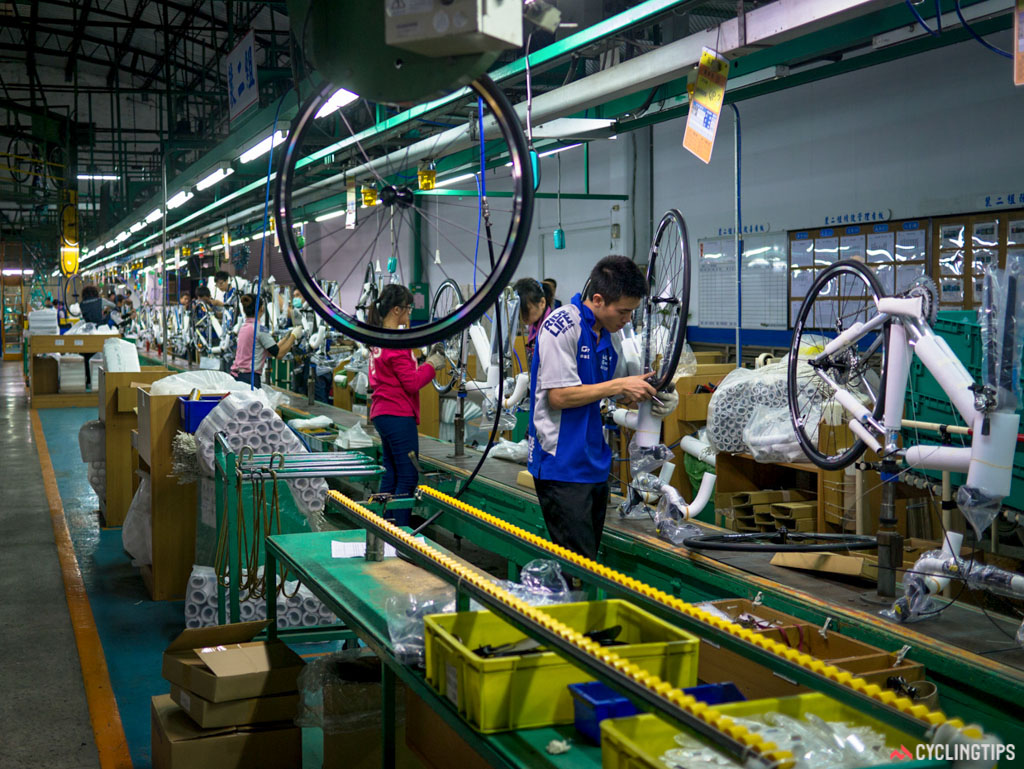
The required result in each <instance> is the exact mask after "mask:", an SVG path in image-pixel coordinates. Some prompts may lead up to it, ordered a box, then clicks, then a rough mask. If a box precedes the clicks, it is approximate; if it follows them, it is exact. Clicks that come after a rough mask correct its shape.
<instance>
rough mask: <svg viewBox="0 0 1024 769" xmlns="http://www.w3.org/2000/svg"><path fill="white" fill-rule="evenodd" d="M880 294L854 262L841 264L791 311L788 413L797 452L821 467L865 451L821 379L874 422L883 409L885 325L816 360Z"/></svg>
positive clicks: (866, 316)
mask: <svg viewBox="0 0 1024 769" xmlns="http://www.w3.org/2000/svg"><path fill="white" fill-rule="evenodd" d="M881 296H882V287H881V285H880V284H879V282H878V279H877V278H876V277H875V275H874V273H872V272H871V270H870V269H869V268H868V267H867V266H865V265H864V264H863V263H861V262H858V261H854V260H846V261H842V262H837V263H836V264H833V265H831V266H830V267H828V268H826V269H825V270H823V271H822V272H821V274H820V275H818V277H817V279H816V280H815V281H814V283H813V284H812V286H811V289H810V292H809V293H808V294H807V297H806V298H805V299H804V301H803V304H802V305H801V306H800V311H799V313H798V314H797V319H796V324H795V326H794V329H793V340H792V342H791V344H790V350H789V369H788V396H789V413H790V417H791V419H792V422H793V429H794V430H795V431H796V437H797V440H798V441H799V443H800V446H801V447H802V448H803V450H804V453H805V454H807V457H808V458H809V459H810V460H811V461H812V462H813V463H814V464H816V465H817V466H818V467H821V468H823V469H825V470H839V469H842V468H844V467H846V466H847V465H849V464H850V463H852V462H854V461H855V460H856V459H857V457H859V456H860V455H861V454H862V453H864V448H865V445H864V441H862V440H861V439H860V438H857V437H856V435H854V433H853V432H852V431H851V430H850V428H849V420H850V414H849V412H847V411H846V410H845V409H844V408H843V406H842V405H840V403H839V402H838V401H837V400H836V389H835V387H833V386H832V385H831V384H829V383H828V381H826V378H827V379H830V380H832V381H833V382H835V384H836V386H838V387H841V388H844V389H846V390H847V391H848V392H850V393H852V394H853V395H855V396H856V397H857V399H858V400H860V401H861V402H862V403H863V404H864V405H865V406H866V407H867V409H868V410H869V411H870V412H871V414H872V416H873V417H874V419H875V420H876V421H877V420H878V419H879V418H880V417H881V416H882V412H883V410H884V409H885V360H886V343H887V341H888V336H889V328H888V324H886V325H885V326H884V327H882V328H881V329H879V330H878V331H875V332H872V333H870V334H866V335H864V336H862V337H860V338H859V339H858V340H857V341H855V342H853V343H852V344H850V345H848V346H846V347H844V348H843V349H841V350H838V351H837V352H835V353H833V354H830V355H828V356H826V357H824V358H821V359H818V357H817V356H818V355H819V354H820V353H821V352H823V350H824V347H825V345H826V344H827V343H828V341H829V340H830V339H834V338H835V337H836V336H838V335H839V334H840V333H842V332H843V331H845V330H846V329H849V328H850V327H851V326H852V325H853V324H855V323H866V322H867V321H868V320H870V319H871V318H873V317H875V315H876V314H877V312H878V310H877V308H876V301H877V299H878V298H879V297H881Z"/></svg>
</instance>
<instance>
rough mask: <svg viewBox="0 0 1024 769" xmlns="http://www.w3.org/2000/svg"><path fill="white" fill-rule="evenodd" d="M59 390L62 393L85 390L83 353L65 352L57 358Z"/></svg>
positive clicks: (82, 391)
mask: <svg viewBox="0 0 1024 769" xmlns="http://www.w3.org/2000/svg"><path fill="white" fill-rule="evenodd" d="M57 365H58V371H57V378H58V380H59V382H60V386H59V388H58V390H59V391H60V392H62V393H84V392H85V358H83V357H82V356H81V355H75V354H72V353H63V354H61V355H59V356H58V358H57Z"/></svg>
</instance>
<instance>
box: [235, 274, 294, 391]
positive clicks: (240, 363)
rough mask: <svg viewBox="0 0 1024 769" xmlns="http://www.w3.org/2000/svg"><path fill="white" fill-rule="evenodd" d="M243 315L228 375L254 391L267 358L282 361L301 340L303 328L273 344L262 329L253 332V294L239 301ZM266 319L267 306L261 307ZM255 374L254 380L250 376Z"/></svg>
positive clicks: (254, 316) (254, 300)
mask: <svg viewBox="0 0 1024 769" xmlns="http://www.w3.org/2000/svg"><path fill="white" fill-rule="evenodd" d="M240 301H241V305H242V312H243V313H244V314H245V322H244V323H243V324H242V328H241V329H239V331H238V347H237V349H236V351H235V362H234V363H232V364H231V375H232V376H233V377H234V378H235V379H237V380H238V381H239V382H249V381H250V380H251V381H252V382H253V385H254V386H255V387H260V386H261V384H260V375H261V374H262V373H263V366H264V365H265V364H266V362H267V356H268V355H270V356H273V357H274V358H276V359H277V360H281V358H283V357H284V356H285V354H286V353H287V352H288V351H289V350H290V349H292V345H293V344H295V342H296V341H297V340H299V339H301V338H302V333H303V330H302V326H297V327H296V328H293V329H292V330H291V332H289V333H288V334H285V335H284V336H283V337H281V339H280V340H278V341H274V337H272V336H271V335H270V332H269V331H267V330H266V329H265V328H263V327H262V326H261V327H260V329H259V331H258V332H257V330H256V297H255V296H253V295H252V294H245V295H244V296H243V297H242V298H241V300H240ZM260 308H261V309H263V310H264V318H265V317H266V312H265V311H266V305H265V304H264V303H262V302H261V303H260ZM254 338H255V341H256V355H255V360H254V359H253V357H254V356H253V339H254ZM253 372H255V377H254V376H253Z"/></svg>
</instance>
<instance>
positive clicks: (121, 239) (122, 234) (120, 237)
mask: <svg viewBox="0 0 1024 769" xmlns="http://www.w3.org/2000/svg"><path fill="white" fill-rule="evenodd" d="M126 240H128V231H127V230H122V231H121V232H119V233H117V237H116V238H114V244H115V245H116V244H118V243H123V242H124V241H126Z"/></svg>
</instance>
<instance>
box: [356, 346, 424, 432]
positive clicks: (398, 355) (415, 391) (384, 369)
mask: <svg viewBox="0 0 1024 769" xmlns="http://www.w3.org/2000/svg"><path fill="white" fill-rule="evenodd" d="M433 378H434V367H433V366H431V365H430V364H429V363H424V364H423V365H422V366H417V365H416V359H415V358H413V355H412V350H385V349H383V348H380V347H371V348H370V387H371V388H373V395H372V403H371V406H370V419H373V418H374V417H378V416H395V417H416V424H419V423H420V390H421V389H422V388H424V387H425V386H426V385H428V384H429V383H430V380H431V379H433Z"/></svg>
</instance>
